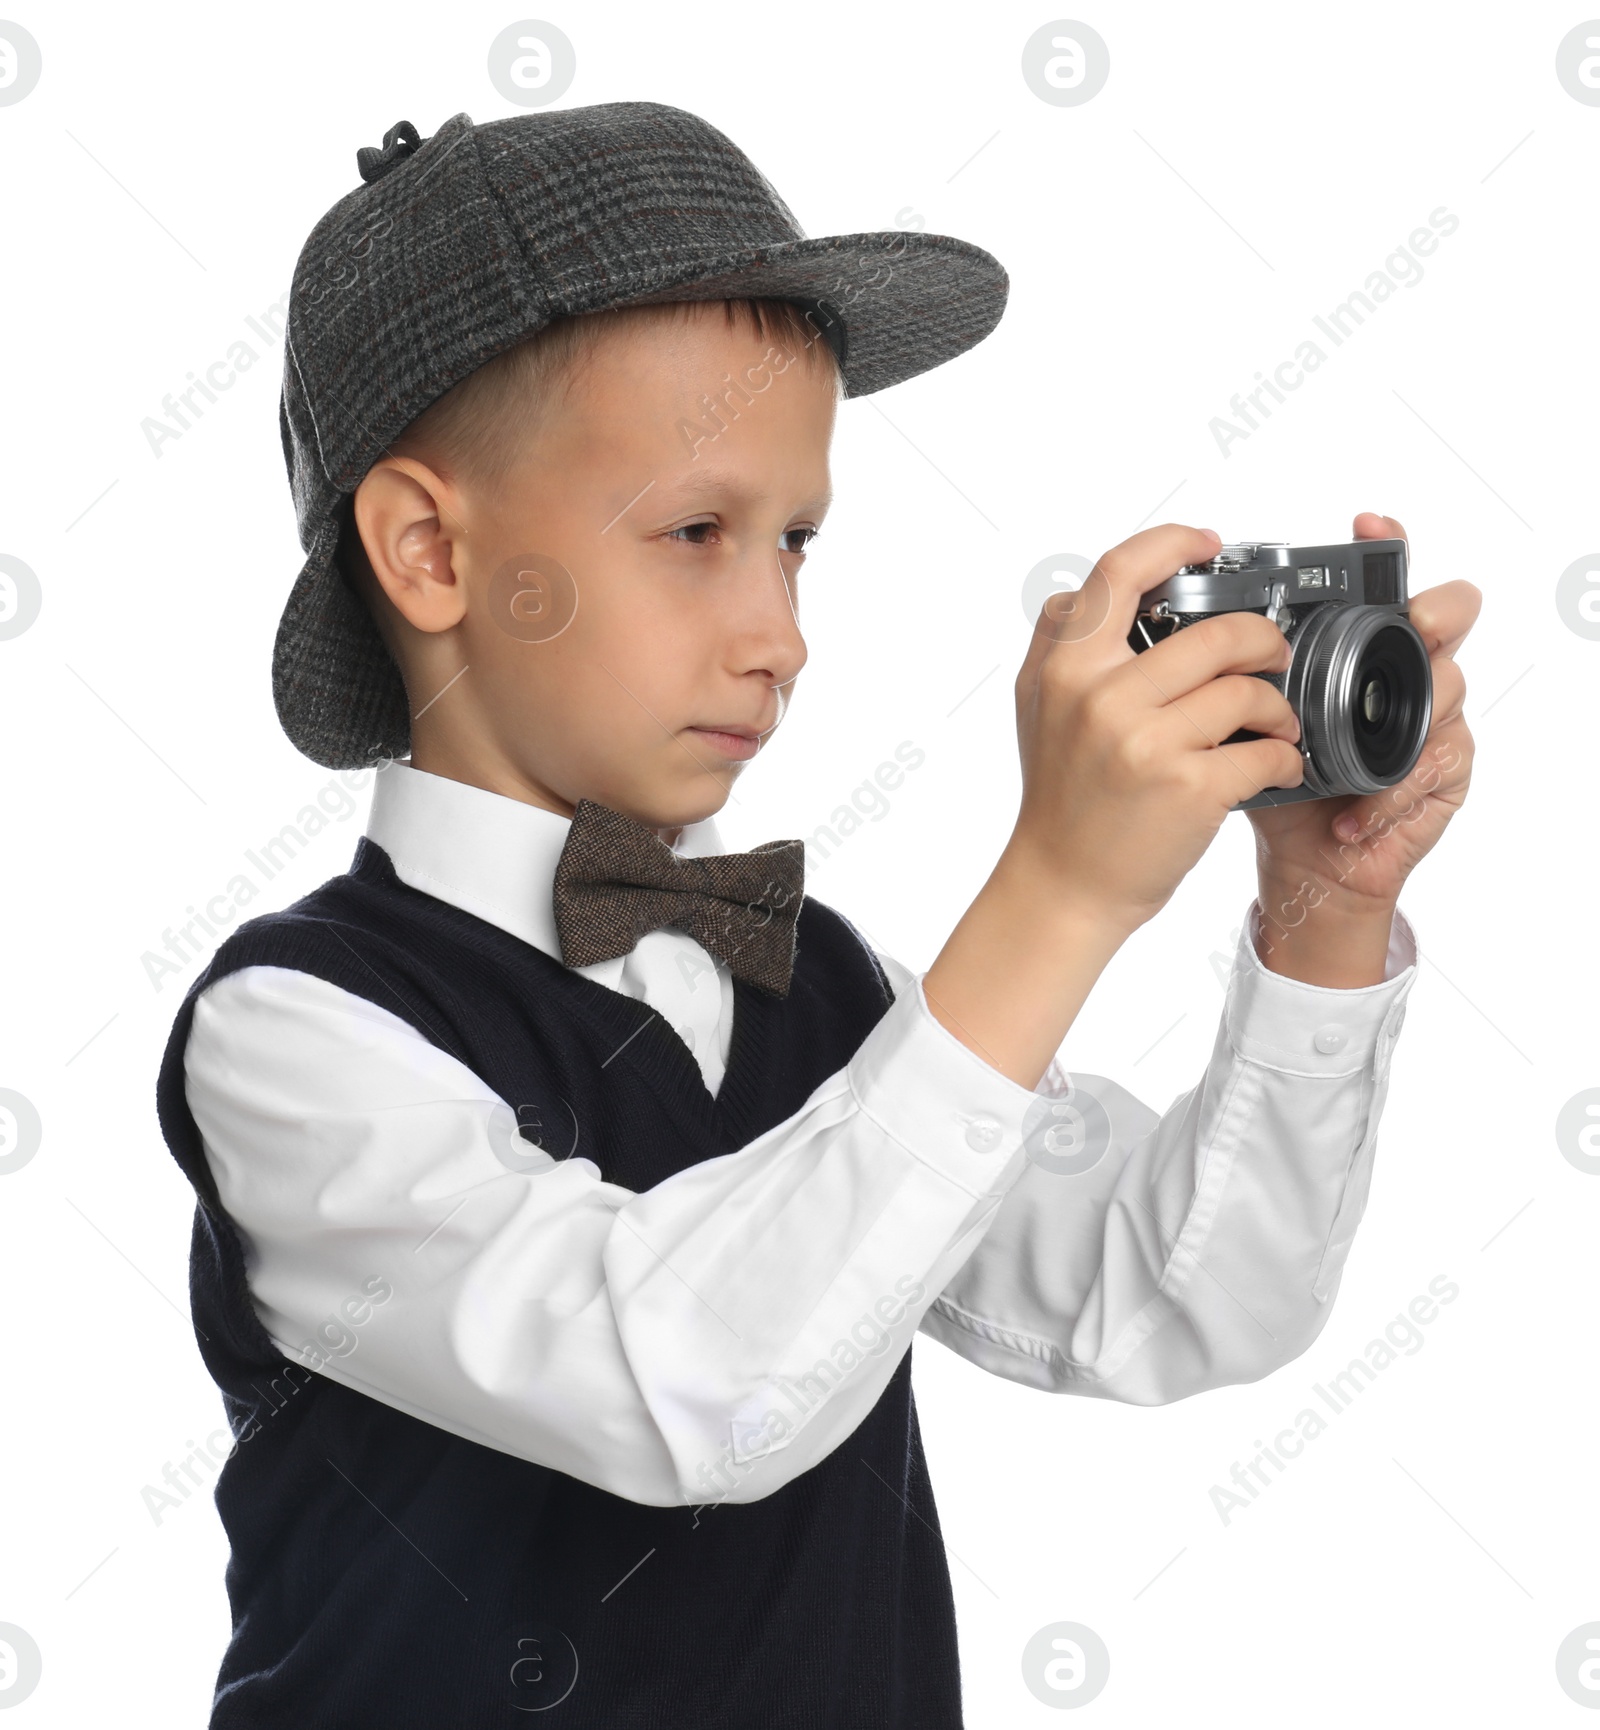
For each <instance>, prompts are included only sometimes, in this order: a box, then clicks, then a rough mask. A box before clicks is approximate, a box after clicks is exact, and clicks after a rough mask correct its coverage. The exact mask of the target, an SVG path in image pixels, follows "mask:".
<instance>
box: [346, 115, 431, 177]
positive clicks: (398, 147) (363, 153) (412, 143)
mask: <svg viewBox="0 0 1600 1730" xmlns="http://www.w3.org/2000/svg"><path fill="white" fill-rule="evenodd" d="M421 143H422V139H421V137H420V136H419V134H418V132H417V129H416V127H414V126H413V125H412V124H411V122H410V121H409V120H397V121H396V122H395V123H394V125H393V126H391V127H390V128H389V130H388V131H387V132H386V133H384V135H383V148H382V149H381V150H378V149H375V148H374V147H373V146H372V145H370V144H363V145H362V147H361V148H360V149H359V150H358V151H357V152H356V167H357V168H358V169H360V171H361V178H362V179H363V180H364V181H366V182H367V183H368V184H369V185H370V184H371V182H373V181H374V180H379V179H381V178H382V177H383V176H384V175H385V174H387V173H388V172H389V170H390V169H391V168H393V167H394V166H395V164H396V163H397V162H401V161H403V160H404V159H405V158H406V157H407V156H409V155H410V154H411V152H412V151H413V150H415V149H416V148H417V147H418V146H419V145H420V144H421Z"/></svg>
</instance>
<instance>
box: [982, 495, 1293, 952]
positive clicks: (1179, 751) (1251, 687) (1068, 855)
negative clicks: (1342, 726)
mask: <svg viewBox="0 0 1600 1730" xmlns="http://www.w3.org/2000/svg"><path fill="white" fill-rule="evenodd" d="M1221 545H1222V542H1221V539H1220V537H1219V536H1217V535H1216V534H1215V533H1213V532H1212V531H1211V530H1210V529H1196V528H1189V527H1187V526H1185V525H1183V524H1179V523H1167V524H1164V525H1162V526H1161V527H1160V528H1153V529H1145V530H1143V531H1142V532H1141V533H1139V534H1136V535H1134V536H1132V537H1131V538H1130V539H1128V540H1126V541H1124V542H1123V543H1122V544H1121V545H1120V546H1117V547H1113V548H1112V549H1111V551H1110V552H1108V553H1106V554H1104V555H1103V556H1102V558H1101V559H1100V560H1099V561H1098V562H1097V563H1096V565H1095V567H1094V570H1093V571H1092V572H1091V573H1090V575H1089V577H1088V578H1087V580H1086V581H1085V582H1084V584H1083V586H1082V587H1081V588H1080V589H1077V590H1072V591H1062V592H1059V593H1056V594H1053V595H1051V596H1050V597H1049V598H1048V599H1047V600H1046V602H1045V604H1044V607H1043V608H1042V609H1041V611H1040V614H1039V619H1038V621H1037V623H1036V624H1035V627H1034V635H1033V641H1032V643H1031V644H1030V646H1029V649H1028V653H1027V658H1026V659H1025V660H1024V662H1023V664H1022V670H1021V672H1020V673H1019V674H1018V675H1017V681H1016V699H1017V741H1018V747H1019V750H1020V752H1021V756H1022V779H1023V793H1022V804H1021V810H1020V812H1019V814H1018V818H1017V825H1016V829H1015V831H1014V832H1013V834H1012V837H1011V840H1010V842H1009V843H1008V844H1007V848H1006V853H1007V856H1008V863H1009V864H1010V865H1011V866H1013V867H1017V868H1020V869H1021V870H1022V871H1023V872H1024V873H1026V874H1027V875H1028V876H1030V877H1031V879H1032V880H1033V881H1034V882H1035V883H1036V884H1038V885H1039V887H1040V889H1041V891H1042V892H1043V893H1044V894H1045V895H1046V896H1047V897H1049V900H1050V902H1051V903H1055V904H1060V905H1066V906H1071V907H1072V908H1073V909H1074V910H1075V911H1076V912H1077V913H1078V914H1080V915H1087V916H1088V917H1089V918H1091V919H1093V920H1095V921H1096V922H1097V923H1099V924H1100V925H1102V926H1103V927H1105V928H1107V929H1110V930H1113V931H1118V932H1120V933H1121V934H1122V935H1123V936H1126V935H1127V934H1128V933H1131V932H1132V931H1133V930H1135V929H1136V928H1137V927H1138V926H1140V925H1142V924H1143V923H1144V922H1145V921H1146V920H1148V919H1149V918H1151V917H1152V916H1153V915H1154V914H1155V913H1157V912H1158V911H1159V910H1160V909H1161V908H1162V907H1163V906H1164V905H1165V904H1166V902H1167V901H1168V900H1169V899H1170V897H1171V895H1172V892H1173V890H1174V889H1176V888H1177V886H1178V884H1179V883H1180V882H1181V881H1182V880H1183V878H1184V877H1185V876H1186V875H1187V873H1188V872H1189V870H1190V869H1191V867H1192V866H1193V865H1194V864H1195V862H1196V861H1197V860H1198V859H1199V857H1200V855H1201V854H1202V853H1204V852H1205V850H1206V848H1207V847H1208V846H1209V845H1210V843H1211V841H1212V838H1213V837H1214V836H1215V835H1216V832H1217V830H1218V829H1219V828H1220V827H1221V825H1222V821H1223V819H1224V818H1225V817H1226V816H1227V815H1228V812H1229V811H1230V809H1231V808H1232V807H1233V806H1234V805H1235V804H1236V803H1237V802H1238V801H1239V800H1241V799H1244V798H1248V797H1249V796H1250V795H1251V794H1253V793H1256V792H1259V791H1260V789H1261V788H1263V787H1269V786H1275V787H1292V786H1298V785H1299V784H1300V781H1301V779H1302V766H1301V761H1300V753H1299V751H1298V749H1297V748H1296V746H1295V744H1294V741H1295V740H1297V739H1298V738H1299V736H1300V730H1299V726H1298V723H1297V722H1296V720H1295V717H1294V711H1293V709H1292V708H1291V706H1290V704H1289V701H1288V699H1287V698H1286V697H1285V696H1284V695H1283V693H1282V692H1281V691H1279V690H1277V689H1276V687H1274V686H1273V685H1271V684H1269V683H1268V682H1267V681H1266V680H1265V679H1260V678H1256V677H1254V675H1255V674H1256V673H1259V672H1269V671H1282V670H1283V669H1284V668H1285V667H1286V666H1287V665H1288V663H1289V647H1288V644H1287V642H1286V641H1285V639H1284V636H1283V633H1282V631H1280V630H1279V629H1278V627H1277V626H1276V625H1275V624H1273V623H1271V622H1270V621H1269V620H1267V619H1265V618H1263V617H1262V616H1261V615H1260V614H1258V613H1248V612H1236V613H1221V614H1217V615H1216V616H1215V617H1213V618H1209V619H1205V620H1202V621H1200V622H1199V623H1197V624H1194V625H1190V626H1188V627H1187V628H1186V629H1184V630H1181V631H1175V632H1173V634H1172V635H1171V636H1169V637H1167V638H1165V639H1164V640H1163V641H1162V642H1160V643H1157V644H1156V645H1155V646H1154V647H1153V648H1150V649H1146V650H1145V651H1144V652H1143V653H1140V654H1135V652H1134V651H1133V650H1132V649H1131V648H1130V647H1129V646H1128V633H1129V631H1130V630H1131V629H1132V627H1133V619H1134V614H1135V612H1136V611H1137V609H1138V603H1139V599H1140V596H1141V595H1143V594H1144V593H1145V592H1146V591H1147V590H1149V589H1152V588H1154V587H1155V586H1156V584H1157V583H1159V582H1161V581H1163V580H1164V579H1165V578H1167V577H1170V576H1172V575H1173V574H1174V573H1175V572H1176V571H1177V570H1178V568H1179V567H1180V566H1182V565H1186V564H1197V563H1200V562H1202V561H1204V560H1206V559H1209V558H1211V557H1212V556H1213V555H1214V554H1215V553H1216V551H1217V549H1218V548H1219V547H1220V546H1221ZM1239 728H1247V729H1249V730H1250V731H1251V732H1255V733H1262V734H1268V735H1272V736H1271V737H1267V738H1261V739H1256V740H1247V741H1244V742H1242V743H1239V744H1234V745H1221V744H1219V743H1218V741H1219V740H1222V739H1226V738H1227V737H1228V735H1229V734H1231V733H1233V732H1235V731H1237V730H1238V729H1239ZM1291 809H1297V808H1291ZM1272 815H1275V816H1276V815H1284V816H1286V815H1288V813H1276V812H1275V813H1272ZM1324 821H1326V819H1325V820H1324Z"/></svg>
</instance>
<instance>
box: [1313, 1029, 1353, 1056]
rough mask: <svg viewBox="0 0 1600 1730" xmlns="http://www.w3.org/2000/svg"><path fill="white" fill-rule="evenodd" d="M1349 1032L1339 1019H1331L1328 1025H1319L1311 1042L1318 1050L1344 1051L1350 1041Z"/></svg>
mask: <svg viewBox="0 0 1600 1730" xmlns="http://www.w3.org/2000/svg"><path fill="white" fill-rule="evenodd" d="M1349 1038H1350V1036H1349V1034H1347V1033H1346V1032H1345V1030H1344V1029H1343V1028H1342V1027H1341V1026H1340V1025H1339V1023H1338V1022H1337V1021H1330V1022H1329V1023H1328V1025H1327V1026H1326V1027H1319V1028H1318V1029H1317V1031H1316V1032H1315V1033H1313V1034H1312V1036H1311V1043H1312V1044H1313V1045H1314V1046H1316V1048H1317V1050H1318V1051H1328V1052H1333V1051H1343V1050H1344V1048H1345V1046H1346V1045H1347V1044H1348V1043H1349Z"/></svg>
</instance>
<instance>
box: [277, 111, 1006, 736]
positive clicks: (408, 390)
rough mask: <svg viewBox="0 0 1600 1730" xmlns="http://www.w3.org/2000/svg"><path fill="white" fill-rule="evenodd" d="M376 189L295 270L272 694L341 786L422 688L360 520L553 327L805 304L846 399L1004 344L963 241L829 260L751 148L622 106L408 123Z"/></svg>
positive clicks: (876, 244)
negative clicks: (429, 421)
mask: <svg viewBox="0 0 1600 1730" xmlns="http://www.w3.org/2000/svg"><path fill="white" fill-rule="evenodd" d="M356 166H357V168H358V169H359V170H360V173H361V180H362V184H361V185H360V186H358V187H356V188H355V190H354V191H352V192H349V193H347V194H346V195H345V196H344V197H343V198H341V199H340V200H339V202H338V203H337V204H335V205H334V206H333V208H332V209H331V210H330V211H328V213H327V214H326V215H325V216H324V217H323V218H322V220H321V221H320V222H319V223H318V224H317V225H316V227H315V228H314V229H313V230H312V231H311V235H310V237H309V238H308V239H307V241H306V243H305V246H304V247H303V248H302V249H301V253H300V257H299V260H298V261H297V263H296V265H295V270H294V277H293V280H292V282H291V284H290V291H289V318H288V326H287V330H286V332H285V342H284V364H283V396H282V399H281V402H280V405H279V416H278V418H279V426H280V430H281V432H282V435H283V456H284V461H285V463H286V464H287V465H288V469H289V484H290V487H291V489H292V490H293V493H294V505H295V515H296V518H297V520H298V523H299V530H300V545H301V547H302V549H303V550H304V552H305V554H306V562H305V565H304V567H303V568H302V570H301V572H300V575H299V577H298V578H297V579H296V581H295V584H294V588H293V589H292V590H291V592H290V595H289V600H288V603H287V605H286V606H285V607H284V611H283V617H282V619H281V621H280V623H279V625H278V634H277V640H276V642H275V644H274V646H273V655H272V692H273V699H274V701H275V703H276V704H277V710H278V718H279V719H280V720H281V721H282V723H283V727H284V730H285V731H286V732H287V733H288V735H289V737H290V739H291V740H293V742H294V744H295V745H296V747H297V748H298V749H299V750H301V751H303V752H304V753H305V755H306V756H308V757H309V758H311V760H312V761H313V762H315V763H320V764H322V765H324V766H325V767H327V768H330V769H350V768H363V767H366V766H367V765H369V764H371V763H373V762H375V761H377V760H379V759H381V758H386V757H389V758H394V757H403V756H404V755H405V754H406V753H407V751H408V750H409V749H410V738H411V717H410V714H409V712H408V708H407V704H406V693H405V687H404V685H403V684H402V683H401V679H400V671H399V668H398V667H397V666H396V665H395V662H394V660H393V658H392V657H391V656H390V654H389V651H388V649H387V648H386V647H385V646H384V643H383V640H382V638H381V637H380V636H379V635H378V631H377V627H376V625H375V624H374V623H373V620H372V618H371V616H370V614H369V613H368V612H367V610H366V608H365V606H363V604H362V602H361V600H360V598H359V596H358V595H357V594H356V592H355V591H354V589H353V588H352V587H351V586H350V585H349V583H348V582H347V581H346V580H345V577H344V575H343V573H342V572H341V570H340V569H339V566H338V564H337V562H336V559H335V552H336V549H337V546H338V541H339V534H340V529H341V526H342V524H343V522H344V520H345V518H346V516H347V515H348V513H349V509H350V506H349V499H350V497H351V495H352V494H353V493H354V491H355V489H356V487H357V486H358V485H359V484H360V483H361V481H362V479H363V478H364V476H365V475H366V473H367V471H368V470H369V469H370V468H371V467H372V465H373V464H374V463H375V462H376V461H378V459H379V458H380V457H382V456H383V455H384V453H385V451H386V450H387V449H388V446H389V444H390V442H391V441H392V440H393V439H395V438H396V437H397V436H398V435H399V434H400V433H401V432H402V431H403V430H404V429H405V428H406V427H407V426H409V425H410V424H411V422H412V421H414V420H415V419H416V417H417V416H418V415H419V414H421V413H422V411H423V410H424V409H425V408H427V407H428V405H429V404H430V403H432V402H434V401H436V400H437V399H438V398H439V397H440V396H442V395H443V394H444V393H445V391H447V390H448V389H449V388H450V387H451V386H452V385H454V384H457V383H459V382H460V381H461V380H462V379H464V378H466V377H467V375H468V374H469V373H471V372H474V371H475V370H476V369H477V368H478V367H480V366H482V365H483V364H484V363H485V362H486V361H488V360H491V359H493V357H494V356H495V355H497V354H500V353H502V352H503V351H504V350H506V349H508V348H510V347H512V346H513V345H514V344H516V343H518V342H520V341H522V340H523V339H524V338H525V337H529V336H532V335H533V334H534V333H535V332H536V331H539V330H541V329H543V328H544V326H545V325H547V324H549V323H550V322H551V321H552V320H553V319H556V318H560V317H563V316H565V315H568V314H575V313H586V312H598V311H600V310H602V309H603V308H606V307H615V306H637V305H644V304H646V303H649V302H661V301H675V300H723V299H738V298H742V297H744V296H758V297H762V298H771V299H776V300H787V301H794V302H795V303H797V304H798V305H800V306H802V307H804V308H805V309H806V310H807V311H808V312H809V314H810V315H811V318H812V322H813V323H814V324H815V325H816V326H817V327H818V328H819V329H820V330H821V332H822V334H823V335H824V336H825V337H826V338H827V340H828V342H829V344H830V346H831V347H832V349H833V351H834V354H835V355H836V356H837V357H838V360H839V365H840V371H841V372H842V373H843V375H844V393H845V395H846V397H858V396H868V395H870V394H871V393H872V392H873V391H879V390H884V389H886V388H887V387H888V386H889V385H892V384H898V383H899V382H900V381H901V380H902V379H908V378H914V377H915V376H916V375H917V374H918V373H921V372H926V371H928V369H929V368H930V367H935V366H938V365H940V364H941V362H943V361H947V360H950V359H951V358H953V357H954V356H955V355H958V354H961V353H962V352H963V351H964V350H966V349H969V348H971V347H972V346H973V344H974V343H977V342H980V341H981V340H982V339H983V338H984V337H986V336H987V335H988V334H989V332H990V331H991V330H993V329H994V327H995V325H996V324H998V323H999V321H1000V315H1001V313H1002V312H1003V311H1004V309H1005V302H1006V290H1007V279H1006V273H1005V271H1004V270H1003V269H1002V268H1001V266H1000V264H999V262H998V261H997V260H996V259H994V258H993V257H991V256H990V254H988V253H987V252H985V251H983V250H982V249H981V248H980V247H976V246H972V245H970V244H968V243H967V242H966V241H962V240H955V239H952V238H951V237H950V236H949V235H944V234H925V233H921V232H916V231H909V230H885V231H880V232H874V233H867V234H844V235H827V236H823V237H821V238H818V239H809V238H807V236H806V234H805V232H804V231H803V230H802V229H801V227H800V225H799V223H798V222H796V221H795V219H794V216H793V214H792V212H791V211H790V210H789V207H788V206H787V205H786V204H785V203H784V202H783V200H782V199H781V198H780V197H779V196H778V194H777V193H776V192H775V191H774V190H773V188H772V187H771V185H770V184H769V183H768V182H767V180H766V178H765V177H764V176H763V175H762V174H761V172H760V171H759V170H758V169H757V168H756V166H755V164H754V163H753V162H751V160H750V159H749V157H747V156H746V155H745V154H744V152H743V151H742V150H740V149H739V148H738V146H737V145H735V144H734V143H733V142H732V141H731V140H730V139H728V138H726V137H724V135H723V134H722V133H721V132H719V131H718V130H717V129H716V128H715V127H714V126H711V125H709V124H708V123H707V122H706V121H704V120H702V119H700V117H699V116H698V115H695V114H690V113H687V112H686V111H685V110H683V109H681V108H670V107H667V106H665V105H664V104H662V103H659V102H604V103H599V104H596V105H594V106H591V107H586V108H566V109H555V110H550V111H547V112H543V113H527V114H517V115H513V116H512V117H511V118H509V119H506V120H492V121H489V122H487V123H485V124H484V125H482V126H475V125H474V124H473V122H472V119H471V117H470V116H469V115H466V114H454V115H452V116H451V117H450V118H449V119H448V120H446V121H445V122H444V124H443V125H442V126H440V128H439V130H438V131H437V132H435V133H434V134H433V136H432V137H431V138H426V139H424V138H421V137H419V136H418V133H417V129H416V128H415V127H414V126H413V125H412V124H411V123H410V122H409V121H406V120H402V121H400V122H399V124H398V125H396V126H393V127H391V128H390V129H389V131H388V132H387V133H386V134H385V135H384V140H383V147H382V149H376V148H373V147H371V146H368V147H366V148H364V149H361V150H358V151H357V152H356Z"/></svg>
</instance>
